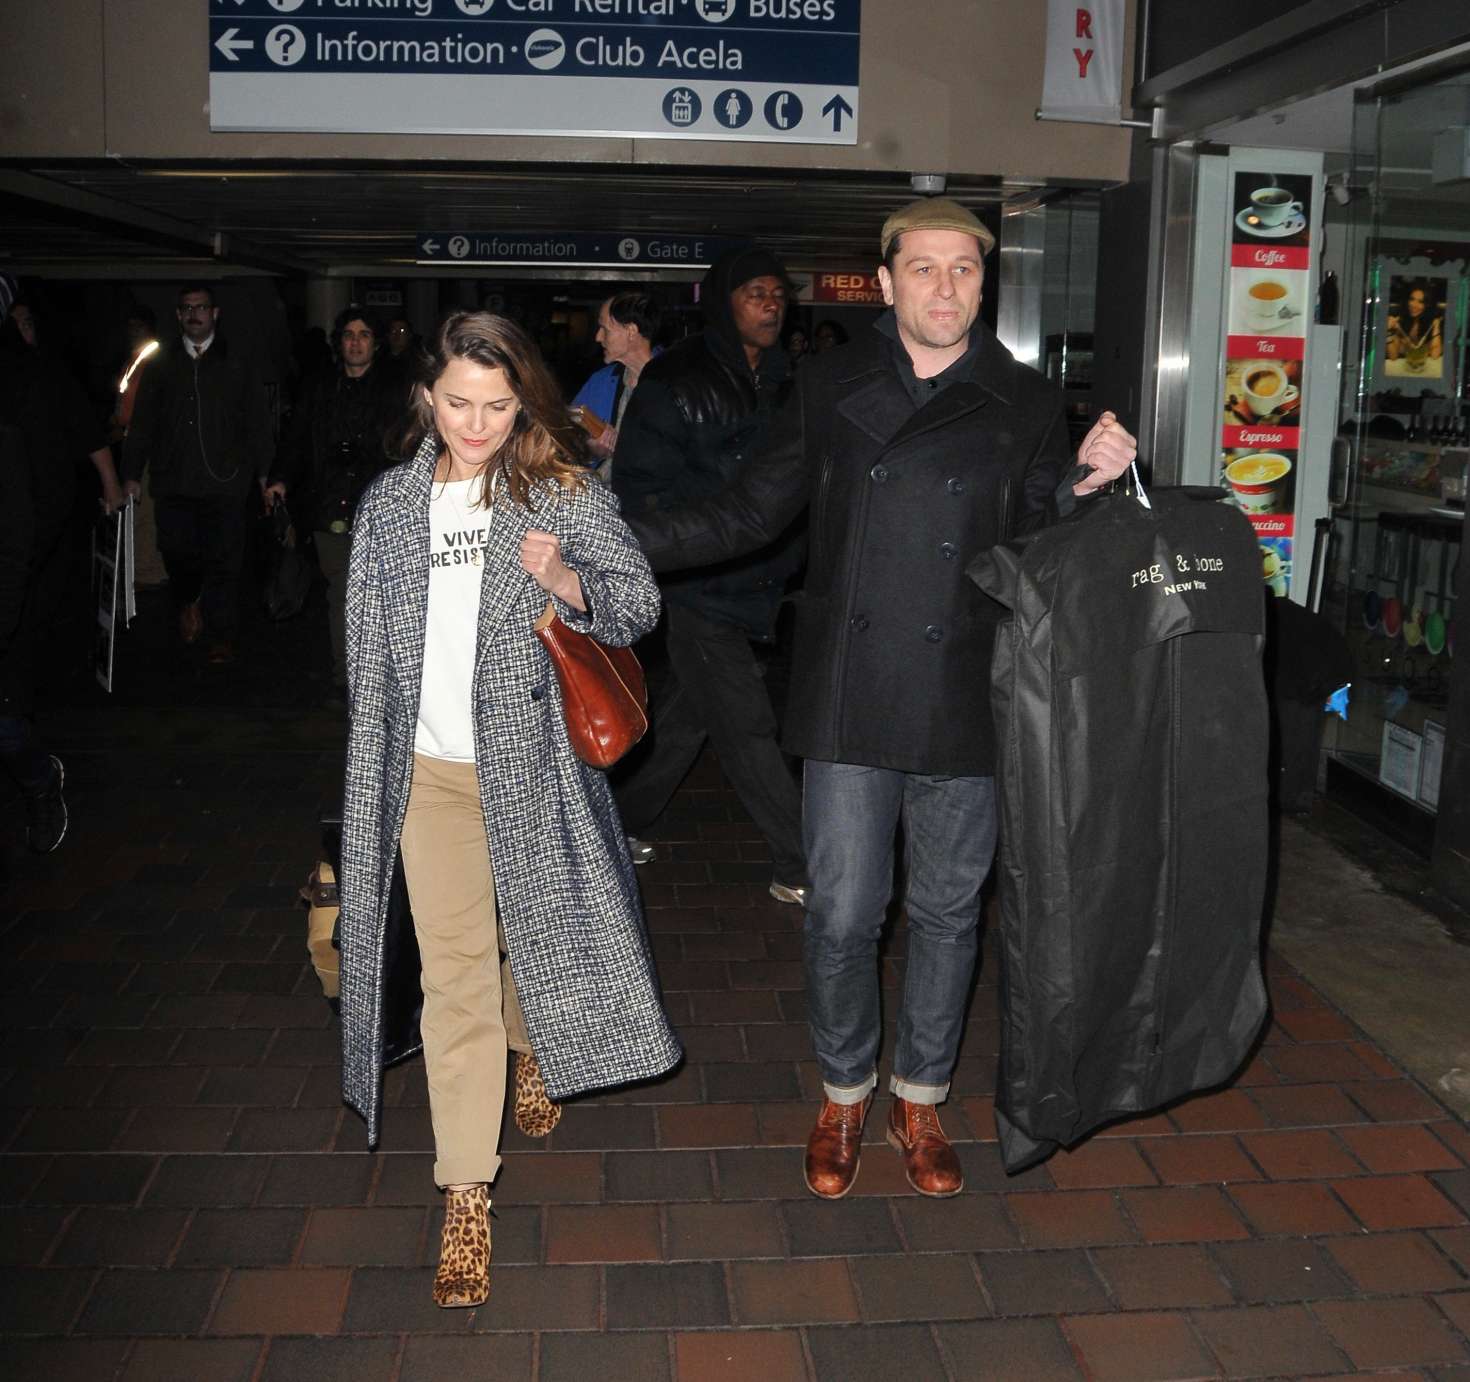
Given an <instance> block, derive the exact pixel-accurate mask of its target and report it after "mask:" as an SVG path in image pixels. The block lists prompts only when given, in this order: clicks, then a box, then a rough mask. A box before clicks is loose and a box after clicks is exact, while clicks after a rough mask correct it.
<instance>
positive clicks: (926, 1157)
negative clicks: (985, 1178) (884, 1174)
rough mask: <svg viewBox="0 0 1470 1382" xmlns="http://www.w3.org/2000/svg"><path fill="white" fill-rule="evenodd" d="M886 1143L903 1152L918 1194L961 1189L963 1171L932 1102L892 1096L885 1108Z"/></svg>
mask: <svg viewBox="0 0 1470 1382" xmlns="http://www.w3.org/2000/svg"><path fill="white" fill-rule="evenodd" d="M888 1145H889V1146H890V1147H896V1148H897V1149H898V1150H899V1151H900V1152H902V1153H903V1169H904V1172H905V1173H906V1174H907V1176H908V1178H909V1184H910V1185H912V1186H913V1187H914V1189H915V1190H917V1191H918V1192H919V1194H921V1195H933V1196H935V1197H936V1198H938V1199H947V1198H948V1197H949V1196H950V1195H958V1194H959V1193H960V1191H961V1190H963V1189H964V1188H965V1173H964V1172H963V1171H962V1170H960V1159H959V1157H957V1156H956V1155H955V1151H954V1148H953V1147H951V1146H950V1144H949V1138H947V1137H946V1136H945V1135H944V1129H943V1128H941V1127H940V1126H939V1110H938V1109H936V1108H935V1107H934V1105H933V1104H911V1103H909V1101H908V1100H907V1099H898V1098H895V1099H894V1101H893V1107H892V1108H891V1109H890V1110H889V1111H888Z"/></svg>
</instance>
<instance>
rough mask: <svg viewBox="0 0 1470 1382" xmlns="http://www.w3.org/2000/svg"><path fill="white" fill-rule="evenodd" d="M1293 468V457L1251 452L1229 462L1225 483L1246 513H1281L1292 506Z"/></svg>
mask: <svg viewBox="0 0 1470 1382" xmlns="http://www.w3.org/2000/svg"><path fill="white" fill-rule="evenodd" d="M1291 469H1292V464H1291V457H1290V456H1285V455H1282V453H1281V452H1279V451H1247V452H1245V453H1244V454H1241V455H1237V456H1236V457H1235V458H1234V459H1233V460H1231V461H1229V462H1227V463H1226V466H1225V483H1226V484H1227V485H1229V487H1230V493H1231V497H1232V498H1233V499H1234V500H1235V503H1236V507H1237V508H1239V509H1241V510H1242V511H1243V512H1245V513H1248V514H1250V513H1279V512H1281V511H1282V510H1283V509H1285V508H1288V507H1290V505H1289V502H1288V498H1289V495H1290V492H1291V484H1290V477H1291ZM1266 574H1267V575H1268V576H1269V574H1270V573H1266Z"/></svg>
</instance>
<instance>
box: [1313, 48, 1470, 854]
mask: <svg viewBox="0 0 1470 1382" xmlns="http://www.w3.org/2000/svg"><path fill="white" fill-rule="evenodd" d="M1329 188H1331V189H1333V190H1334V195H1332V196H1330V197H1329V198H1328V199H1327V213H1328V233H1329V235H1330V236H1333V237H1337V238H1338V239H1339V243H1340V245H1341V261H1340V262H1341V264H1342V275H1341V278H1342V286H1341V291H1340V295H1339V297H1340V310H1341V319H1342V325H1343V369H1342V395H1341V404H1340V409H1339V429H1338V436H1337V439H1336V442H1335V444H1334V448H1333V467H1332V481H1331V504H1332V512H1331V519H1330V527H1331V543H1330V546H1329V547H1328V549H1327V552H1328V557H1327V561H1326V566H1325V573H1324V579H1323V582H1322V599H1321V610H1322V612H1323V613H1324V614H1325V615H1326V616H1327V617H1328V618H1329V619H1330V620H1331V621H1332V623H1333V624H1334V625H1335V626H1336V627H1337V628H1338V629H1339V630H1340V631H1341V632H1342V634H1343V636H1344V638H1345V639H1346V642H1347V644H1348V647H1349V649H1350V651H1351V654H1352V659H1353V666H1354V671H1353V682H1352V690H1351V697H1350V703H1349V713H1348V717H1347V719H1346V720H1341V719H1337V718H1334V719H1333V720H1332V721H1331V727H1330V728H1329V730H1328V734H1327V749H1328V765H1327V767H1328V789H1329V793H1330V794H1333V795H1341V796H1344V797H1356V798H1357V799H1358V800H1359V801H1360V802H1362V803H1365V804H1369V803H1370V799H1371V806H1372V808H1373V809H1372V814H1374V815H1375V816H1376V817H1377V818H1378V819H1379V820H1380V822H1381V823H1383V824H1385V825H1387V826H1389V828H1391V829H1392V830H1393V833H1395V834H1396V835H1398V836H1399V837H1400V838H1401V839H1402V840H1404V841H1405V842H1406V843H1408V844H1410V845H1412V846H1414V847H1415V848H1417V849H1419V850H1420V851H1421V852H1423V853H1425V854H1426V855H1427V854H1428V853H1429V851H1430V848H1431V846H1432V844H1433V839H1434V826H1435V815H1436V810H1437V807H1438V803H1439V797H1440V790H1441V786H1442V772H1441V765H1442V762H1443V757H1444V749H1445V741H1446V731H1447V729H1448V715H1449V704H1450V695H1449V689H1450V685H1449V684H1450V671H1451V668H1452V666H1453V665H1454V664H1453V659H1454V658H1455V656H1456V651H1457V650H1456V648H1455V645H1454V638H1453V632H1452V621H1451V615H1452V613H1453V610H1454V604H1455V600H1456V597H1457V587H1458V579H1459V575H1460V557H1461V551H1462V546H1463V537H1464V531H1465V507H1464V505H1465V476H1466V468H1467V467H1466V462H1467V459H1470V341H1467V321H1466V319H1467V304H1470V70H1466V71H1464V72H1460V73H1457V74H1455V75H1451V76H1444V75H1438V76H1436V77H1434V78H1433V79H1423V80H1420V81H1418V82H1415V81H1413V80H1412V79H1411V80H1410V81H1409V82H1407V83H1405V84H1404V85H1402V86H1400V87H1399V89H1397V90H1395V91H1394V92H1393V93H1392V94H1379V95H1375V96H1373V97H1371V98H1369V99H1362V100H1359V101H1358V102H1357V104H1356V105H1355V108H1354V130H1353V147H1352V153H1351V157H1350V159H1349V160H1348V164H1347V166H1346V167H1344V168H1342V169H1340V170H1339V171H1338V172H1337V173H1335V174H1333V175H1332V176H1330V177H1329ZM1461 655H1462V656H1463V655H1465V653H1464V650H1461Z"/></svg>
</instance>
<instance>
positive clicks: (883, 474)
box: [868, 463, 888, 485]
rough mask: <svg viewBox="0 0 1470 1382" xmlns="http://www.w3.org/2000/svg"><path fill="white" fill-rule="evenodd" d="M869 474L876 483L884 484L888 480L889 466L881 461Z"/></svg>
mask: <svg viewBox="0 0 1470 1382" xmlns="http://www.w3.org/2000/svg"><path fill="white" fill-rule="evenodd" d="M868 474H869V475H871V476H872V477H873V483H874V484H875V485H881V484H884V483H886V482H887V480H888V467H887V466H886V465H883V464H881V463H880V464H878V465H875V466H874V467H873V468H872V469H871V470H870V471H869V472H868Z"/></svg>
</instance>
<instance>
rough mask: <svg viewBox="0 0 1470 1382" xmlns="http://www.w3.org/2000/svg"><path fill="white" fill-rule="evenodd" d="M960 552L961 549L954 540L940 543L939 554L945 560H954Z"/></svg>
mask: <svg viewBox="0 0 1470 1382" xmlns="http://www.w3.org/2000/svg"><path fill="white" fill-rule="evenodd" d="M959 554H960V549H959V548H958V547H956V546H955V545H954V543H952V542H941V543H940V544H939V555H940V556H941V557H943V558H944V559H945V561H953V560H954V559H955V558H956V557H957V556H959Z"/></svg>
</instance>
